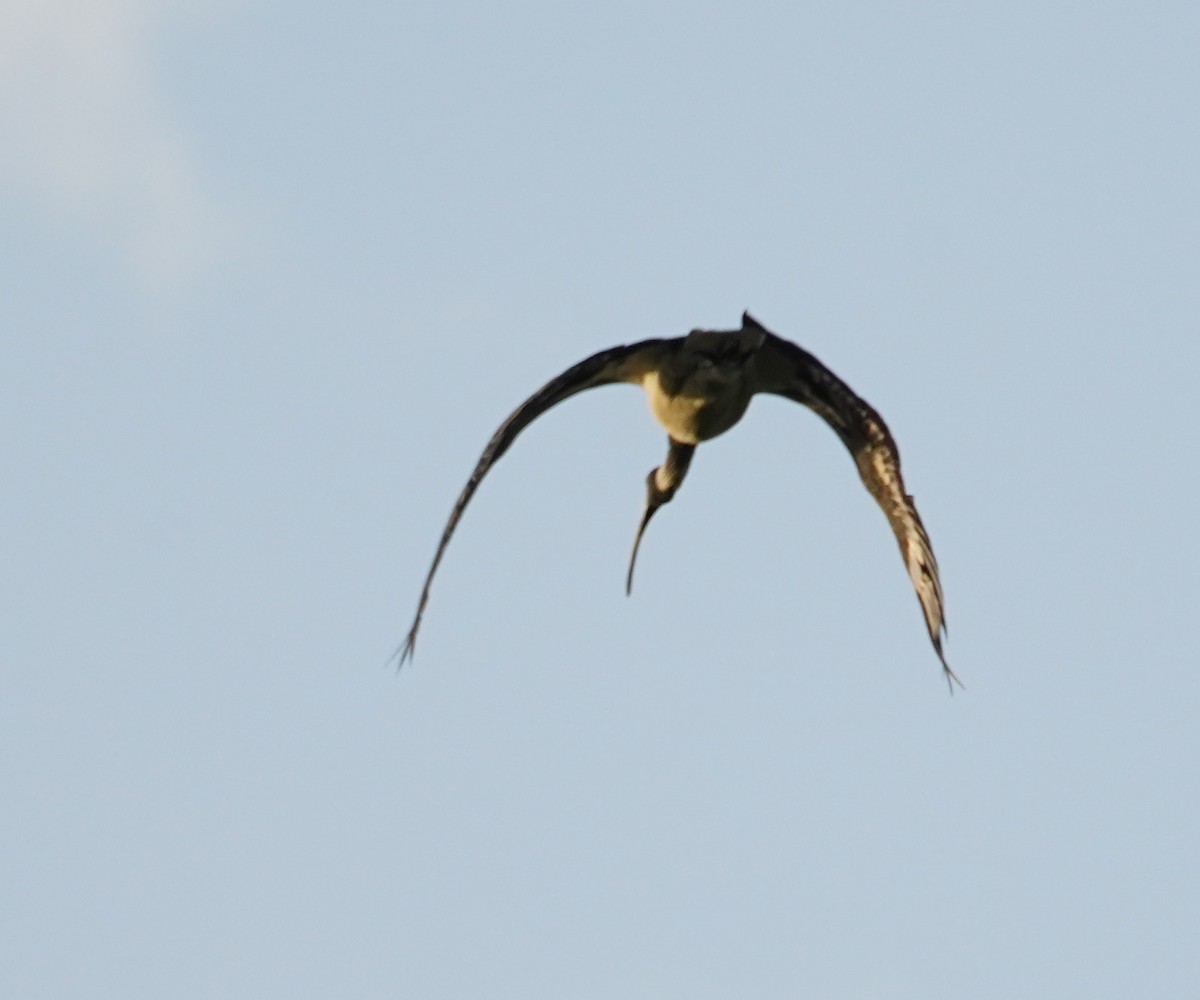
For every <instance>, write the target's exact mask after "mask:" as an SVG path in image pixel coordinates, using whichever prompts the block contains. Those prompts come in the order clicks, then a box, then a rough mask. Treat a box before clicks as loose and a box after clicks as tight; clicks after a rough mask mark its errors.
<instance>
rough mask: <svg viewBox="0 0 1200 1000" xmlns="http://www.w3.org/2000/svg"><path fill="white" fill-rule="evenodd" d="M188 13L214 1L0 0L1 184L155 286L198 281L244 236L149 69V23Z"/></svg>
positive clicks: (152, 36)
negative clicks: (108, 253) (1, 1)
mask: <svg viewBox="0 0 1200 1000" xmlns="http://www.w3.org/2000/svg"><path fill="white" fill-rule="evenodd" d="M224 6H225V5H223V4H219V5H217V8H218V10H220V9H222V8H223V7H224ZM202 12H203V13H202ZM193 16H196V17H211V16H212V14H211V6H209V5H199V4H196V3H190V2H181V3H170V2H162V0H159V2H154V0H6V2H5V3H4V4H3V5H0V137H2V138H3V141H2V142H0V196H5V197H15V198H22V199H24V200H25V201H26V202H27V203H28V204H30V205H31V207H32V209H33V211H34V212H36V213H38V214H39V215H41V216H43V217H44V218H46V219H47V220H49V221H52V222H53V223H54V224H55V225H56V226H59V227H62V228H64V229H68V230H76V231H79V232H81V233H83V234H85V235H86V236H87V238H88V239H89V240H90V241H98V242H99V243H100V245H101V246H102V248H103V249H104V250H105V251H107V252H111V254H112V255H113V256H114V257H115V258H116V259H117V260H118V261H119V262H120V264H121V266H122V268H124V269H125V270H127V271H128V273H129V274H130V276H131V277H132V278H133V279H134V280H136V281H137V282H138V283H139V284H142V285H145V286H147V288H148V290H151V291H158V292H169V291H172V290H176V289H179V288H183V287H187V286H188V285H191V284H194V283H195V282H197V281H199V280H200V279H202V278H203V277H204V276H205V275H206V274H207V273H210V272H212V270H213V269H214V268H215V267H216V266H217V264H218V262H219V261H221V260H222V259H223V258H225V257H226V256H228V255H230V254H233V255H235V256H236V255H237V247H238V246H239V244H242V243H243V241H244V240H245V238H246V237H247V236H248V232H247V227H246V225H245V223H244V222H243V221H242V219H243V213H242V212H241V211H240V210H239V208H240V207H239V206H238V205H236V204H235V203H234V200H233V199H231V197H230V196H229V195H228V194H222V193H221V192H219V191H217V190H216V189H215V186H214V185H213V184H212V182H211V180H210V179H209V178H207V177H206V176H205V171H204V167H203V164H202V162H201V157H200V155H199V154H198V153H197V150H196V146H195V141H194V139H193V137H192V135H191V133H190V132H189V130H188V128H187V124H186V122H184V121H181V120H180V116H179V114H178V112H177V111H176V110H175V109H173V108H172V107H171V106H170V101H169V100H168V98H167V95H166V94H165V93H164V88H163V86H162V84H161V82H160V81H158V80H156V79H155V73H154V61H153V58H152V54H153V45H154V44H155V40H156V38H157V37H159V35H158V32H160V31H163V30H166V29H167V28H169V27H170V22H172V21H175V20H181V19H184V20H186V19H188V18H189V17H193Z"/></svg>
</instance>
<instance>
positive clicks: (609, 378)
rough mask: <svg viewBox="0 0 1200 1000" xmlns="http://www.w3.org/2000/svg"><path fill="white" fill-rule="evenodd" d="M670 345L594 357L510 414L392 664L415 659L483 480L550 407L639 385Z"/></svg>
mask: <svg viewBox="0 0 1200 1000" xmlns="http://www.w3.org/2000/svg"><path fill="white" fill-rule="evenodd" d="M670 343H671V341H670V340H662V339H659V340H643V341H642V342H641V343H638V344H630V345H628V346H621V347H612V348H609V349H608V350H607V351H600V352H599V353H598V354H593V355H592V356H591V357H590V358H586V359H584V360H583V361H581V362H579V364H577V365H574V366H572V367H571V368H568V369H567V370H566V371H565V372H563V373H562V374H561V375H559V376H558V377H557V378H554V379H551V380H550V381H549V382H547V383H546V384H545V385H544V386H542V388H540V389H539V390H538V391H537V392H535V393H534V394H533V395H532V396H530V397H529V398H528V399H527V400H525V402H524V403H522V404H521V405H520V406H518V407H517V408H516V409H515V410H513V412H512V413H511V414H509V417H508V419H507V420H505V421H504V423H502V424H501V425H500V428H499V429H498V430H497V431H496V433H495V434H493V435H492V439H491V440H490V441H489V442H488V443H487V447H486V448H484V449H483V454H482V455H480V456H479V461H478V462H477V463H476V464H475V471H474V472H472V473H471V478H470V479H468V480H467V485H466V486H464V487H463V489H462V492H461V493H460V494H459V495H458V499H457V500H456V501H455V502H454V509H453V510H452V511H451V512H450V519H449V520H448V521H447V522H446V527H445V530H444V531H443V532H442V540H441V541H440V542H439V543H438V547H437V552H436V553H435V554H434V556H433V564H432V565H431V566H430V567H429V573H428V575H426V577H425V586H424V587H423V588H422V590H421V599H420V600H419V601H418V602H417V613H416V616H415V617H414V618H413V623H412V628H410V629H409V630H408V638H407V639H405V641H404V645H403V646H401V647H400V648H399V649H398V650H397V651H396V653H395V654H393V658H395V656H399V658H400V665H401V666H403V664H404V661H405V660H407V659H408V658H409V657H410V656H412V655H413V650H414V649H415V647H416V644H417V630H418V629H420V627H421V617H422V615H424V614H425V605H426V604H427V603H428V602H429V590H430V588H431V587H432V586H433V576H434V574H435V573H436V572H437V568H438V564H439V563H440V562H441V561H442V555H443V554H444V553H445V551H446V546H447V545H449V544H450V536H451V535H453V534H454V529H455V528H456V527H457V526H458V522H459V519H460V518H461V517H462V515H463V511H464V510H466V508H467V504H468V503H470V501H471V497H472V496H474V495H475V491H476V490H477V489H478V488H479V484H480V483H481V482H482V481H483V477H484V476H486V475H487V473H488V470H489V469H490V468H491V467H492V466H493V465H495V463H496V461H497V460H498V459H499V458H500V456H501V455H503V454H504V453H505V452H506V451H508V449H509V446H510V445H512V443H513V441H515V440H516V437H517V435H518V434H520V433H521V431H523V430H524V429H525V428H526V427H528V426H529V424H531V423H532V422H533V421H534V420H535V419H536V418H537V417H539V416H541V415H542V414H543V413H545V412H546V411H547V410H548V409H550V407H552V406H555V405H557V404H558V403H561V402H562V401H563V400H564V399H567V398H568V397H570V396H574V395H575V394H576V393H577V392H583V391H584V390H585V389H594V388H596V387H597V386H601V385H611V384H612V383H614V382H634V383H638V384H640V383H641V381H642V379H643V378H644V377H645V375H646V373H647V372H649V371H650V370H651V369H653V368H655V367H657V365H658V363H659V361H660V358H661V356H662V353H663V349H664V346H665V345H668V344H670Z"/></svg>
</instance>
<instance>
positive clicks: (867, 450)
mask: <svg viewBox="0 0 1200 1000" xmlns="http://www.w3.org/2000/svg"><path fill="white" fill-rule="evenodd" d="M616 382H628V383H632V384H633V385H640V386H641V387H642V388H643V389H644V390H645V392H646V396H647V398H648V400H649V403H650V411H651V412H652V413H653V414H654V417H655V419H656V420H657V421H658V422H659V423H660V424H661V425H662V426H663V428H664V429H665V430H666V432H667V457H666V460H665V461H664V462H663V463H662V465H660V466H658V467H657V468H655V469H651V470H650V474H649V475H648V476H647V477H646V508H645V511H644V512H643V514H642V519H641V522H640V523H639V524H638V529H637V534H636V535H635V536H634V542H633V552H632V554H631V555H630V557H629V571H628V573H627V574H626V577H625V592H626V593H629V592H630V591H631V590H632V588H633V567H634V563H635V562H636V561H637V554H638V548H639V546H640V545H641V542H642V535H643V533H644V532H645V530H646V525H648V524H649V523H650V519H651V518H652V517H653V516H654V515H655V513H656V512H657V511H658V509H659V508H660V507H662V506H663V505H664V504H666V503H669V502H670V501H671V499H672V498H673V497H674V496H675V494H676V493H677V492H678V490H679V487H680V486H681V485H682V484H683V479H684V477H685V476H686V475H687V471H688V466H689V465H690V464H691V461H692V453H693V452H694V451H695V450H696V446H697V445H698V444H700V442H702V441H708V440H710V439H712V438H715V437H716V436H717V435H718V434H723V433H725V431H727V430H729V428H731V427H732V426H733V425H734V424H736V423H737V422H738V421H739V420H740V419H741V418H742V414H744V413H745V412H746V407H747V406H749V404H750V397H751V396H753V395H754V394H755V393H759V392H766V393H771V394H772V395H776V396H783V397H785V398H787V399H790V400H793V401H794V402H797V403H800V404H802V405H803V406H807V407H808V408H809V409H811V410H814V411H815V412H816V413H817V414H818V415H819V416H821V417H822V418H823V419H824V420H825V422H826V423H827V424H829V426H830V427H832V428H833V430H834V432H835V433H836V434H837V436H838V437H840V438H841V439H842V443H843V444H845V446H846V447H847V448H848V449H849V451H850V454H851V456H853V458H854V463H855V465H857V467H858V474H859V476H860V477H861V478H862V481H863V485H864V486H866V488H867V490H868V492H869V493H870V494H871V495H872V496H873V497H874V498H875V501H876V502H877V503H878V504H879V506H880V507H881V508H882V509H883V513H884V515H885V516H886V517H887V519H888V523H889V524H890V525H891V526H892V531H893V532H894V533H895V535H896V541H897V542H899V544H900V554H901V555H902V556H903V558H904V564H905V566H906V567H907V568H908V575H909V578H910V579H911V580H912V585H913V587H914V589H915V590H916V592H917V598H918V600H919V601H920V602H921V610H922V611H923V612H924V615H925V627H926V629H927V630H928V632H929V638H930V640H931V641H932V643H933V648H934V649H935V650H936V651H937V655H938V659H939V660H941V663H942V670H943V671H944V672H945V676H946V682H947V683H948V684H949V685H950V690H951V691H953V690H954V684H955V683H957V684H958V685H959V686H960V687H961V686H962V682H961V681H959V679H958V677H956V676H955V674H954V671H953V670H951V669H950V665H949V664H948V663H947V662H946V657H945V655H944V653H943V652H942V637H943V635H944V634H945V631H946V615H945V610H944V603H943V598H942V584H941V580H940V579H939V577H938V567H937V560H936V559H935V558H934V556H933V545H932V543H931V542H930V540H929V535H928V533H927V532H926V531H925V526H924V525H923V524H922V523H921V517H920V515H919V514H918V513H917V508H916V506H915V505H914V504H913V498H912V497H911V496H909V495H908V494H907V493H906V492H905V491H904V480H903V479H902V478H901V476H900V453H899V452H898V451H897V449H896V442H895V441H893V440H892V435H891V433H890V432H889V431H888V429H887V425H886V424H885V423H884V422H883V418H882V417H880V415H879V414H878V413H876V412H875V410H874V409H873V408H872V407H871V406H870V405H869V404H868V403H867V402H866V400H864V399H861V398H860V397H859V396H857V395H855V393H854V392H853V390H851V388H850V387H849V386H848V385H846V383H845V382H843V381H842V380H841V379H840V378H838V377H837V376H836V375H835V374H834V373H833V372H831V371H830V370H829V369H828V368H826V367H825V366H824V365H823V364H821V362H820V361H818V360H817V359H816V358H815V357H813V356H812V355H811V354H809V353H808V352H807V351H805V350H803V349H802V348H800V347H798V346H797V345H796V344H793V343H792V342H791V341H788V340H784V339H783V338H782V337H777V336H776V335H775V334H773V333H771V332H770V331H769V330H768V329H767V328H766V327H765V326H763V325H762V324H761V323H759V322H758V320H756V319H754V317H753V316H751V315H750V314H749V313H743V314H742V326H741V329H738V330H693V331H692V332H691V333H689V334H688V335H687V336H686V337H672V338H665V339H656V340H643V341H641V342H640V343H637V344H629V345H626V346H621V347H613V348H610V349H608V350H606V351H600V352H599V353H598V354H593V355H592V356H591V357H590V358H585V359H584V360H583V361H581V362H579V364H577V365H574V366H573V367H571V368H568V369H567V370H566V371H565V372H563V373H562V374H561V375H559V376H558V377H557V378H554V379H551V380H550V381H549V382H547V383H546V384H545V385H544V386H542V388H541V389H539V390H538V391H537V392H535V393H534V394H533V395H532V396H530V397H529V398H528V399H527V400H525V402H524V403H522V404H521V405H520V406H518V407H517V408H516V409H515V410H514V411H513V412H512V413H511V414H509V417H508V419H507V420H505V421H504V423H503V424H501V425H500V428H499V429H498V430H497V431H496V433H495V434H493V435H492V439H491V440H490V441H489V442H488V444H487V447H486V448H484V449H483V454H482V455H481V456H480V457H479V461H478V462H477V463H476V465H475V471H474V472H472V473H471V478H470V479H468V480H467V485H466V486H464V487H463V489H462V492H461V493H460V494H459V495H458V500H457V501H455V504H454V509H453V510H452V511H451V512H450V518H449V520H448V521H447V522H446V527H445V529H444V530H443V531H442V539H441V541H440V542H439V543H438V547H437V552H436V553H434V557H433V564H432V565H431V566H430V567H429V572H428V574H427V575H426V577H425V586H424V587H423V588H422V590H421V597H420V600H419V601H418V602H417V612H416V615H415V616H414V618H413V623H412V628H411V629H409V632H408V638H407V639H406V640H405V641H404V644H403V645H402V646H401V647H400V649H399V650H397V655H398V656H399V662H400V664H401V665H403V664H404V661H405V660H407V659H408V658H409V657H411V656H412V655H413V651H414V649H415V648H416V643H417V631H418V630H419V629H420V627H421V619H422V617H423V616H424V614H425V606H426V604H428V602H429V591H430V588H431V587H432V586H433V577H434V574H435V573H437V568H438V565H439V564H440V563H441V561H442V556H443V555H444V554H445V552H446V546H447V545H449V544H450V537H451V536H452V535H453V534H454V529H455V528H456V527H457V526H458V522H459V519H460V518H461V517H462V515H463V511H464V510H466V507H467V504H468V503H469V502H470V500H471V497H473V496H474V495H475V491H476V490H477V489H478V488H479V484H480V483H481V482H482V481H483V477H484V476H486V475H487V473H488V470H489V469H491V467H492V466H493V465H494V464H495V463H496V462H497V460H498V459H499V458H500V456H501V455H503V454H504V453H505V452H506V451H508V449H509V447H510V446H511V445H512V443H513V441H515V440H516V438H517V435H518V434H520V433H521V431H523V430H524V429H525V428H526V427H528V426H529V424H530V423H532V422H533V421H534V420H535V419H536V418H537V417H539V416H541V415H542V414H543V413H545V412H546V411H547V410H549V409H550V408H551V407H552V406H556V405H557V404H559V403H561V402H562V401H563V400H564V399H567V398H569V397H571V396H574V395H575V394H576V393H578V392H583V391H584V390H585V389H594V388H596V387H597V386H601V385H612V384H613V383H616Z"/></svg>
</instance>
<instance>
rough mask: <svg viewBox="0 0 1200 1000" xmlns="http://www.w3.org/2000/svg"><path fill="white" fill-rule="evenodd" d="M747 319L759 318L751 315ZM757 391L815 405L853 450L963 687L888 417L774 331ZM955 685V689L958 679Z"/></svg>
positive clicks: (763, 352)
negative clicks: (948, 647) (947, 645)
mask: <svg viewBox="0 0 1200 1000" xmlns="http://www.w3.org/2000/svg"><path fill="white" fill-rule="evenodd" d="M746 322H748V323H753V322H755V321H754V320H753V319H752V318H751V317H749V316H747V317H746ZM756 325H759V324H756ZM755 391H756V392H769V393H773V394H775V395H778V396H786V397H787V398H788V399H791V400H794V401H795V402H797V403H801V404H803V405H804V406H807V407H808V408H809V409H811V410H815V411H816V412H817V413H818V414H820V415H821V417H823V418H824V419H825V422H826V423H828V424H829V426H830V427H832V428H833V429H834V431H836V432H837V435H838V437H840V438H841V439H842V441H843V443H844V444H845V445H846V447H847V448H848V449H850V454H851V455H853V456H854V462H855V464H856V465H857V466H858V474H859V475H860V476H861V477H862V481H863V485H865V486H866V488H867V489H868V491H870V493H871V495H872V496H873V497H874V498H875V501H876V502H877V503H878V504H879V506H880V507H881V508H882V509H883V513H884V514H885V515H886V516H887V519H888V523H889V524H890V525H891V526H892V531H893V532H895V534H896V541H897V542H899V544H900V554H901V555H902V556H903V557H904V564H905V566H907V567H908V575H909V577H910V578H911V579H912V584H913V588H914V589H915V590H916V592H917V598H918V599H919V600H920V602H921V610H922V611H923V612H924V613H925V627H926V628H927V629H928V631H929V638H930V640H931V641H932V642H933V648H934V649H935V650H936V651H937V655H938V659H940V660H941V661H942V669H943V670H944V671H945V672H946V681H947V683H951V682H954V683H957V684H958V685H959V686H960V687H961V686H962V682H961V681H959V679H958V678H957V677H956V676H955V674H954V671H953V670H951V669H950V664H948V663H947V662H946V657H945V654H944V653H943V652H942V636H943V634H944V633H945V631H946V612H945V605H944V599H943V597H942V583H941V580H940V579H939V577H938V566H937V560H936V559H935V558H934V556H933V543H932V542H930V540H929V534H928V532H926V531H925V526H924V525H923V524H922V523H921V516H920V515H919V514H918V513H917V508H916V505H915V504H914V503H913V498H912V497H911V496H909V495H908V494H907V493H906V492H905V491H904V479H903V478H902V477H901V475H900V452H899V451H898V450H897V448H896V442H895V441H893V440H892V435H891V433H890V432H889V431H888V429H887V424H885V423H884V422H883V418H882V417H881V416H880V415H879V414H878V413H876V412H875V410H874V409H873V408H872V407H871V406H870V404H868V403H867V402H866V400H864V399H861V398H860V397H859V396H857V395H856V394H855V393H854V391H853V390H852V389H851V388H850V387H849V386H848V385H846V383H845V382H843V381H842V380H841V379H840V378H838V377H837V376H836V375H835V374H834V373H833V372H831V371H830V370H829V369H828V368H826V367H825V366H824V365H823V364H821V362H820V361H818V360H817V359H816V358H815V357H813V356H812V355H811V354H809V353H808V352H807V351H805V350H803V349H802V348H800V347H797V346H796V345H795V344H793V343H791V342H790V341H787V340H784V339H783V338H781V337H777V336H775V335H774V334H772V333H768V334H767V337H766V340H765V341H764V343H763V345H762V348H761V349H760V350H759V352H758V355H757V357H756V359H755ZM950 689H951V690H952V691H953V690H954V686H953V683H951V688H950Z"/></svg>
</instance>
